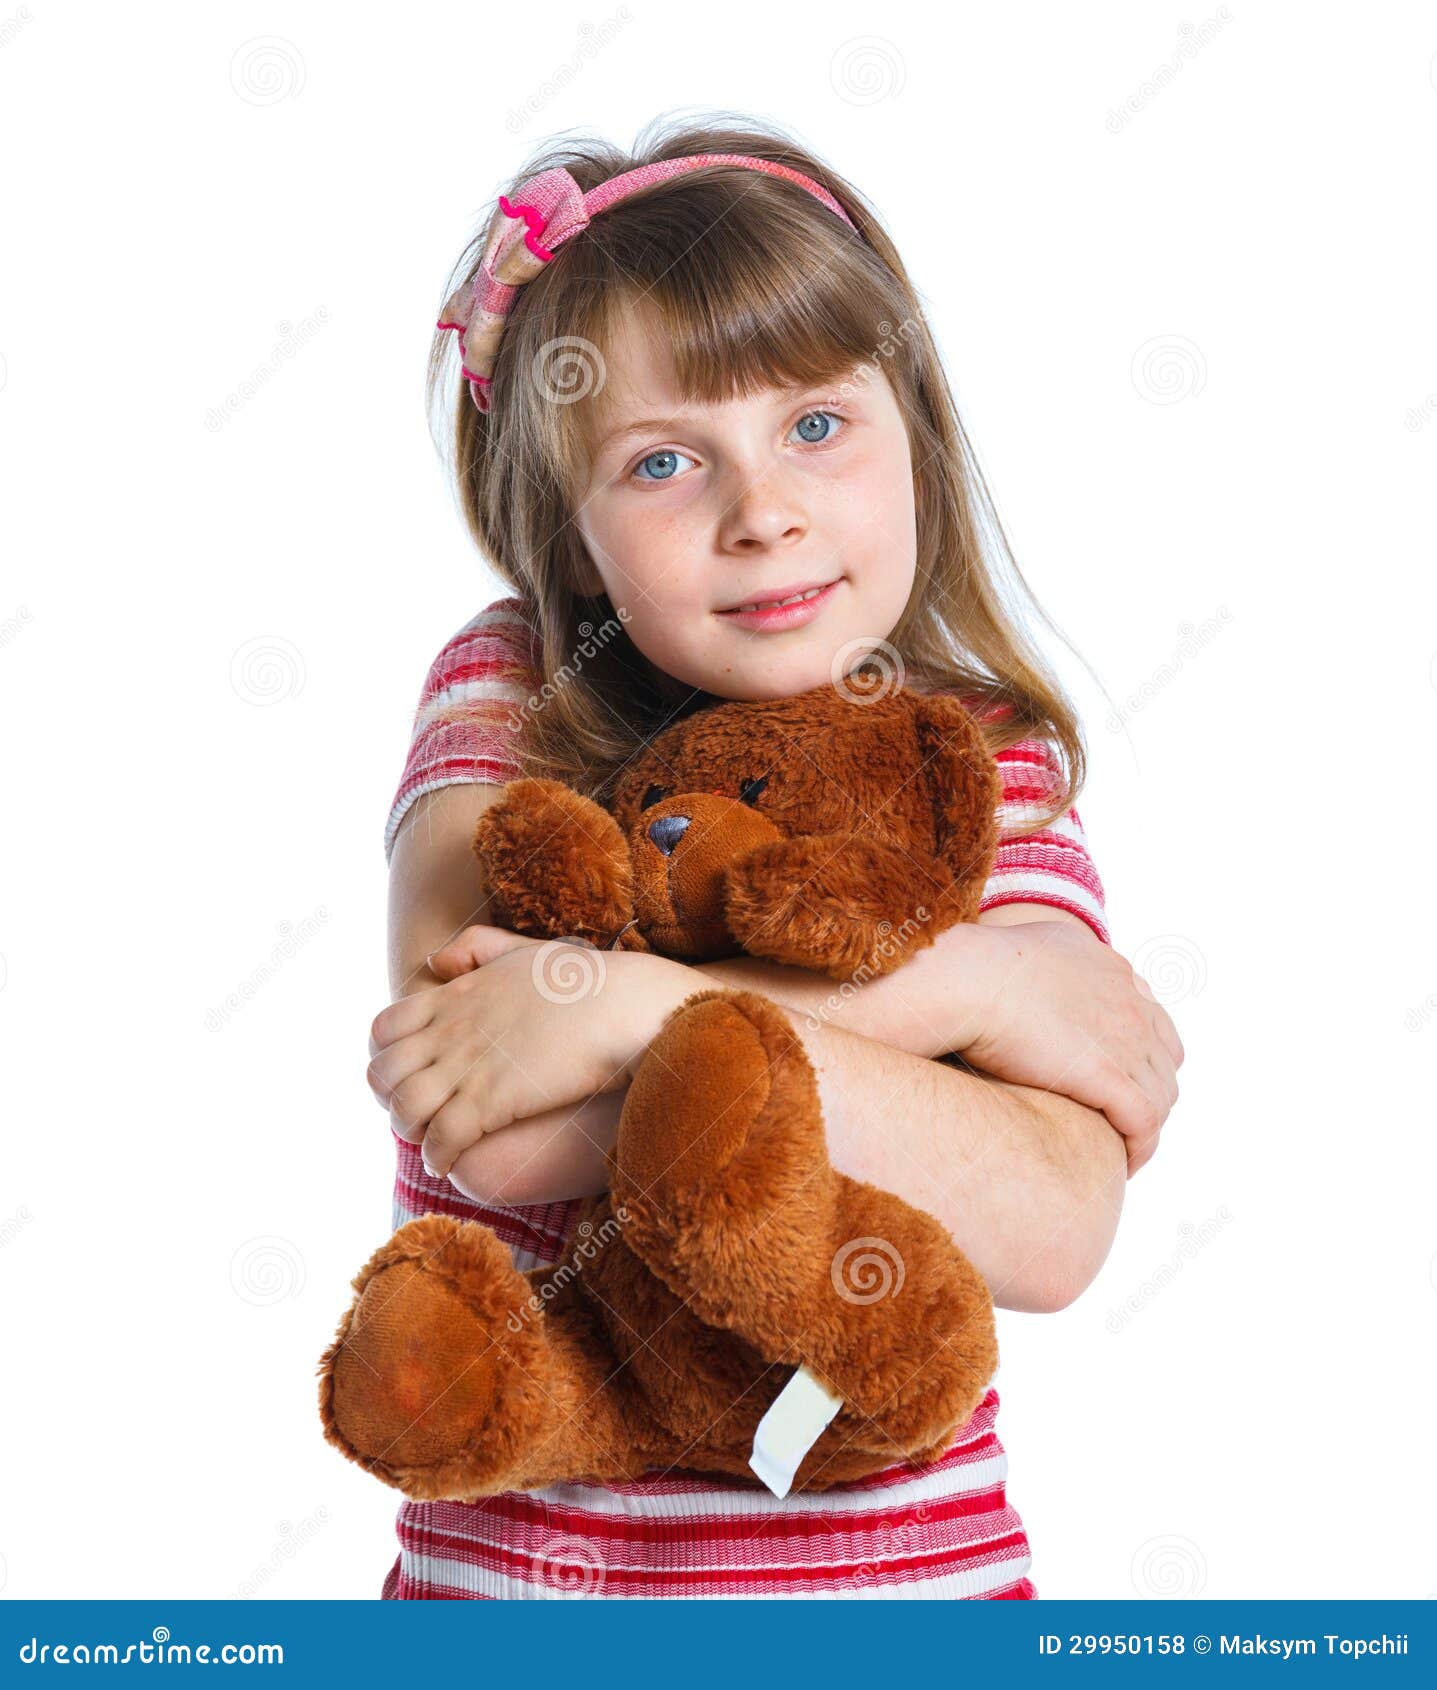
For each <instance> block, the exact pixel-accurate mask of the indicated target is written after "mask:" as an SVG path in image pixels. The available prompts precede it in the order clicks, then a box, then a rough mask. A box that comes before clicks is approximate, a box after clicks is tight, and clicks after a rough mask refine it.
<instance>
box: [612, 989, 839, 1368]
mask: <svg viewBox="0 0 1437 1690" xmlns="http://www.w3.org/2000/svg"><path fill="white" fill-rule="evenodd" d="M609 1165H610V1175H611V1179H610V1195H611V1199H612V1201H613V1204H614V1208H615V1212H616V1213H617V1214H618V1216H619V1219H620V1222H621V1224H622V1225H623V1228H624V1236H625V1239H626V1240H627V1242H628V1244H629V1247H630V1248H631V1249H632V1250H633V1251H634V1252H635V1254H636V1255H638V1256H639V1257H640V1258H641V1259H642V1260H643V1261H644V1262H645V1264H646V1265H647V1266H648V1268H649V1270H650V1272H652V1273H654V1274H655V1275H657V1277H658V1278H660V1279H662V1280H663V1281H664V1282H665V1284H667V1285H668V1286H669V1287H670V1288H671V1289H672V1290H673V1291H675V1292H676V1293H677V1294H678V1295H680V1296H682V1297H684V1298H685V1299H686V1300H688V1301H689V1303H690V1305H691V1307H692V1308H693V1310H694V1312H695V1313H696V1314H697V1315H698V1316H699V1318H700V1319H702V1320H704V1321H705V1322H707V1323H708V1324H709V1325H713V1326H722V1327H725V1328H729V1329H731V1330H733V1331H735V1332H737V1333H739V1334H740V1335H742V1336H743V1337H744V1338H745V1340H746V1341H747V1342H748V1343H750V1344H751V1345H753V1347H754V1348H756V1349H757V1350H758V1351H759V1353H760V1354H764V1355H767V1356H768V1359H771V1360H777V1359H781V1352H782V1347H783V1339H782V1334H783V1333H784V1331H785V1328H786V1327H787V1328H788V1329H789V1330H791V1325H790V1324H789V1323H790V1322H791V1320H792V1318H793V1311H794V1310H795V1308H797V1307H801V1306H802V1305H803V1304H804V1303H805V1302H806V1300H807V1299H808V1297H809V1296H810V1295H811V1294H812V1292H813V1289H814V1287H815V1285H816V1283H817V1282H818V1280H819V1279H820V1278H822V1276H823V1275H824V1274H825V1273H826V1271H827V1254H826V1251H825V1248H824V1246H825V1243H826V1240H827V1238H828V1236H829V1230H830V1226H831V1216H832V1209H833V1205H834V1179H835V1176H834V1173H833V1170H832V1168H831V1167H830V1165H829V1161H828V1150H827V1145H826V1143H825V1140H824V1136H823V1117H822V1113H821V1111H820V1108H819V1101H818V1084H817V1080H816V1079H815V1076H814V1073H813V1068H812V1065H811V1064H810V1063H809V1060H808V1057H807V1054H806V1053H805V1051H804V1048H803V1043H802V1041H801V1040H800V1039H799V1037H798V1035H797V1034H796V1033H795V1031H794V1029H793V1027H792V1025H791V1023H790V1022H789V1020H788V1017H787V1015H786V1014H785V1013H784V1011H782V1010H781V1009H780V1008H779V1007H778V1006H777V1005H776V1004H774V1003H772V1002H771V1001H770V1000H769V999H767V998H765V997H763V996H762V995H761V994H759V993H757V992H747V991H725V990H722V989H717V988H715V989H712V990H705V991H701V992H696V993H695V994H693V996H691V997H689V998H687V999H685V1000H684V1002H683V1003H682V1004H681V1005H680V1006H679V1008H678V1009H677V1010H675V1011H674V1013H673V1014H672V1015H671V1016H670V1017H669V1019H668V1020H667V1022H665V1024H664V1026H663V1028H662V1030H661V1031H660V1033H659V1036H658V1037H657V1038H656V1039H655V1040H654V1042H653V1043H652V1045H650V1047H649V1050H648V1052H647V1054H646V1055H645V1057H644V1060H643V1062H642V1063H640V1065H639V1067H638V1069H637V1070H636V1072H635V1074H634V1078H633V1081H632V1082H631V1084H630V1086H629V1092H628V1096H627V1098H626V1099H625V1102H624V1108H623V1112H622V1114H621V1115H620V1118H619V1131H618V1136H617V1139H616V1142H615V1145H614V1149H613V1151H612V1152H611V1154H610V1158H609ZM769 1352H774V1353H772V1354H770V1353H769Z"/></svg>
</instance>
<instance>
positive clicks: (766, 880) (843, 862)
mask: <svg viewBox="0 0 1437 1690" xmlns="http://www.w3.org/2000/svg"><path fill="white" fill-rule="evenodd" d="M951 893H952V877H951V875H950V874H949V872H948V869H947V868H946V866H944V865H943V864H941V863H936V862H931V861H929V860H926V859H924V858H921V857H917V856H915V855H914V854H912V853H910V852H907V851H904V850H901V849H900V848H899V847H898V846H896V845H889V844H886V843H885V842H884V841H882V840H877V839H868V838H863V837H860V836H858V835H842V834H836V833H809V834H800V835H799V836H798V837H797V838H794V839H777V840H774V841H772V842H771V843H769V844H767V845H760V846H758V847H757V848H756V849H755V850H752V851H749V852H747V853H745V855H744V856H742V857H740V858H739V859H738V860H737V861H736V862H734V863H732V864H731V865H730V866H729V869H728V872H727V876H726V892H725V904H724V911H725V920H726V922H727V924H728V928H729V931H730V932H731V933H732V934H733V936H734V938H735V939H736V940H737V941H738V942H739V944H741V945H742V946H743V948H744V950H746V951H747V952H748V954H749V955H750V956H756V957H768V958H770V959H771V960H772V961H774V962H786V963H792V964H794V965H795V966H797V967H800V968H810V969H815V970H817V971H819V972H821V973H824V974H828V975H830V976H831V977H832V978H833V979H835V980H847V979H851V978H852V977H853V976H854V975H856V974H859V973H863V974H865V975H870V976H871V975H875V974H889V973H892V971H893V970H894V969H895V968H898V967H900V966H901V965H902V964H903V963H905V962H906V961H907V960H908V958H909V957H911V956H912V955H913V953H914V952H915V951H918V950H921V949H922V948H923V947H924V946H925V945H931V944H932V943H933V940H934V939H935V938H936V937H937V935H938V934H939V933H940V932H942V931H943V929H944V928H945V927H948V926H951V925H952V923H953V921H954V920H955V919H956V916H955V915H954V914H953V912H952V908H951V903H952V899H951Z"/></svg>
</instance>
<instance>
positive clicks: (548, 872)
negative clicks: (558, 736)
mask: <svg viewBox="0 0 1437 1690" xmlns="http://www.w3.org/2000/svg"><path fill="white" fill-rule="evenodd" d="M473 845H474V855H475V856H476V857H477V858H478V859H479V862H480V863H481V865H482V866H483V869H484V878H485V882H486V884H487V885H488V887H489V889H490V891H491V893H492V895H493V899H494V903H493V915H494V919H495V921H496V923H497V924H498V925H501V926H506V927H509V928H512V930H513V931H514V932H515V933H524V934H527V935H528V936H529V937H530V938H534V939H561V938H575V939H587V940H588V941H589V942H590V943H591V944H594V945H606V944H608V943H609V942H610V941H611V940H612V939H613V938H614V936H615V935H616V934H617V933H618V932H619V931H620V930H621V929H623V928H624V927H626V925H627V924H628V923H629V922H630V921H631V919H632V917H633V914H634V899H633V873H632V867H631V862H630V857H629V847H628V842H627V841H626V840H625V838H624V836H623V834H622V833H621V832H620V831H619V824H618V823H617V822H616V821H615V820H614V818H613V817H612V816H611V815H610V814H609V813H608V811H607V810H603V809H601V808H600V807H599V805H597V804H596V803H594V801H593V800H592V799H591V798H586V797H584V795H583V794H582V793H578V792H573V791H571V790H570V789H569V788H568V787H566V786H564V785H563V784H562V783H561V782H559V781H555V780H516V781H510V782H509V785H508V787H507V788H506V789H505V793H504V796H503V797H502V798H501V799H500V800H499V801H498V802H497V803H495V804H491V805H490V806H489V808H488V809H487V810H485V812H484V813H483V815H481V816H480V818H479V821H478V823H477V825H476V826H475V829H474V841H473ZM625 943H626V947H631V946H632V944H633V940H632V939H631V938H626V941H625Z"/></svg>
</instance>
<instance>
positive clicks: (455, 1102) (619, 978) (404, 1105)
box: [367, 927, 707, 1178]
mask: <svg viewBox="0 0 1437 1690" xmlns="http://www.w3.org/2000/svg"><path fill="white" fill-rule="evenodd" d="M430 968H431V972H433V973H434V974H436V975H438V976H440V977H441V978H443V979H444V981H445V983H444V984H443V985H441V986H435V987H431V988H430V989H429V990H427V991H423V992H416V993H414V994H413V996H411V997H407V998H400V999H399V1000H398V1001H397V1002H395V1003H392V1004H390V1005H389V1007H388V1008H387V1009H385V1010H382V1011H381V1012H380V1013H379V1014H378V1015H377V1016H376V1017H375V1019H374V1023H373V1026H372V1027H371V1029H370V1039H369V1048H370V1054H371V1056H372V1058H373V1060H372V1061H371V1062H370V1064H369V1070H368V1075H367V1078H368V1080H369V1084H370V1088H371V1090H372V1091H373V1092H374V1095H375V1097H376V1098H377V1099H378V1101H379V1102H380V1103H381V1104H382V1105H383V1106H384V1107H386V1108H387V1109H388V1110H389V1117H390V1123H391V1125H392V1126H393V1128H394V1131H395V1132H396V1133H398V1134H399V1136H400V1137H401V1138H403V1139H407V1140H408V1142H409V1143H411V1144H420V1145H422V1147H423V1148H422V1153H423V1157H424V1165H425V1167H426V1169H427V1170H428V1171H429V1173H430V1174H431V1175H433V1176H434V1177H435V1178H442V1177H444V1176H445V1175H447V1174H448V1172H449V1170H450V1169H451V1168H452V1167H453V1166H454V1163H455V1161H456V1159H457V1158H458V1157H459V1156H460V1154H461V1153H462V1152H463V1151H465V1150H467V1149H468V1148H469V1147H470V1146H471V1145H473V1144H476V1143H477V1142H478V1141H479V1140H480V1139H481V1138H483V1137H484V1135H485V1134H486V1133H491V1132H497V1131H499V1130H500V1129H501V1128H503V1127H507V1126H509V1125H511V1124H512V1123H513V1122H515V1121H523V1120H527V1119H528V1118H529V1117H530V1116H534V1115H540V1114H543V1113H544V1112H545V1111H547V1110H552V1109H559V1108H563V1107H566V1106H571V1105H574V1104H577V1103H581V1102H583V1101H584V1100H585V1099H586V1098H589V1097H592V1096H594V1095H595V1094H597V1093H600V1092H607V1091H615V1090H618V1089H619V1088H620V1087H622V1086H625V1085H627V1084H628V1082H629V1080H630V1078H631V1077H632V1073H631V1071H632V1069H633V1067H634V1066H635V1065H636V1064H637V1062H638V1060H639V1058H640V1057H641V1056H642V1055H643V1053H644V1051H645V1050H647V1048H648V1046H649V1044H650V1043H651V1042H652V1040H653V1039H654V1037H655V1036H656V1035H657V1033H658V1031H659V1029H660V1027H662V1026H663V1024H664V1022H665V1020H667V1018H668V1016H669V1015H670V1013H671V1012H672V1011H673V1010H675V1009H676V1008H677V1007H678V1006H679V1004H680V1003H682V1002H683V1000H684V999H685V998H686V997H688V996H689V995H690V994H691V993H693V992H695V991H697V990H699V989H700V988H702V987H703V986H705V985H707V981H705V980H704V979H703V978H702V976H700V975H697V974H695V973H694V972H693V970H691V969H689V968H687V967H686V966H685V965H684V964H683V963H678V962H671V961H669V960H668V959H667V958H665V957H656V956H649V955H645V954H643V953H641V952H635V951H599V950H594V949H591V948H590V947H588V946H584V945H579V944H575V943H573V942H572V941H569V940H539V939H525V938H521V937H520V936H519V935H518V934H515V933H510V932H507V931H506V930H505V929H503V928H501V927H470V928H467V929H466V930H465V932H464V933H463V934H461V935H460V937H459V939H458V940H456V941H454V942H453V943H452V944H450V945H447V946H445V947H444V949H443V950H442V951H436V952H435V953H434V955H433V957H432V958H431V959H430ZM446 976H450V977H448V978H445V977H446Z"/></svg>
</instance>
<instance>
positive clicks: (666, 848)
mask: <svg viewBox="0 0 1437 1690" xmlns="http://www.w3.org/2000/svg"><path fill="white" fill-rule="evenodd" d="M688 825H689V818H688V817H687V816H660V817H659V819H658V820H657V821H656V822H650V823H649V838H650V839H652V840H653V842H654V844H655V845H657V846H658V848H659V849H660V850H661V851H662V852H663V854H664V855H665V856H666V857H667V856H668V855H669V853H670V852H671V851H672V850H673V848H674V846H675V845H677V844H678V842H679V840H680V839H681V838H682V837H683V831H684V829H685V828H686V827H687V826H688Z"/></svg>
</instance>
